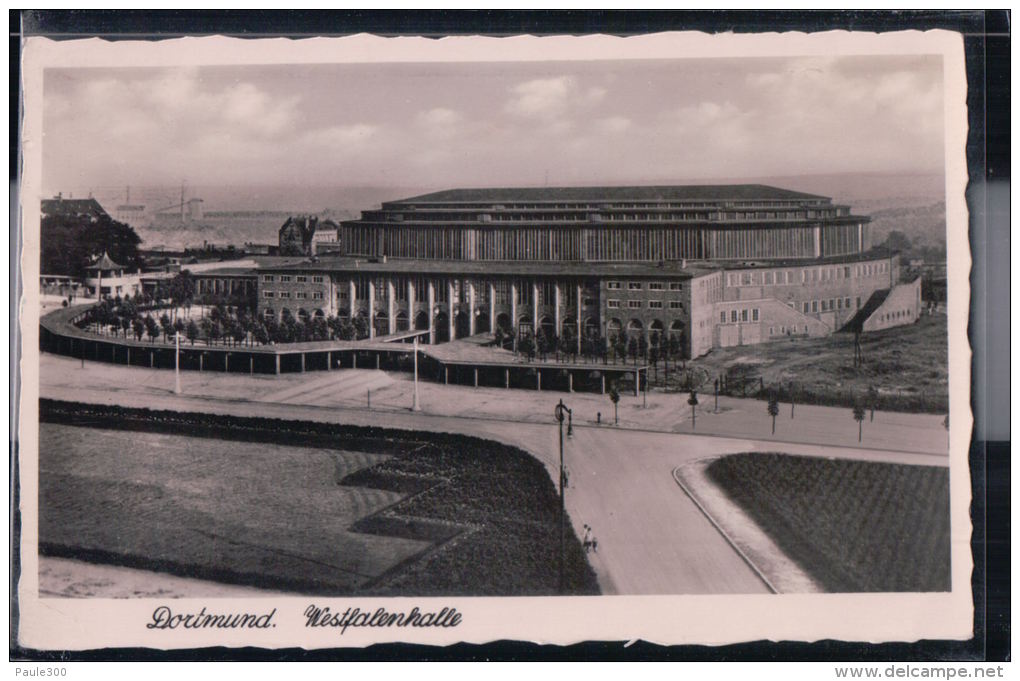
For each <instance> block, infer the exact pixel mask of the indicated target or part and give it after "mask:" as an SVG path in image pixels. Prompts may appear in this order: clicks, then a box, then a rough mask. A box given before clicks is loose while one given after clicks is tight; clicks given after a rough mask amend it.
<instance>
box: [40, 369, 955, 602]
mask: <svg viewBox="0 0 1020 681" xmlns="http://www.w3.org/2000/svg"><path fill="white" fill-rule="evenodd" d="M52 359H53V358H51V357H48V356H47V357H46V358H45V359H44V366H43V372H42V376H41V395H42V396H43V397H49V398H54V399H65V400H77V401H84V402H99V403H107V404H120V405H124V406H134V407H137V406H148V407H151V408H157V409H176V410H182V411H201V412H209V413H219V414H234V415H239V416H248V415H252V416H254V415H258V416H266V417H277V418H288V419H307V420H317V421H328V422H338V421H339V422H343V423H349V424H354V425H385V426H387V427H393V428H404V429H422V430H431V431H438V432H461V433H465V434H470V435H478V436H481V437H490V438H493V439H498V440H501V441H504V442H508V443H510V444H514V445H517V446H520V447H522V448H524V449H526V450H528V451H530V452H531V453H532V454H534V455H535V456H536V457H537V458H538V459H539V460H541V461H542V462H543V463H544V464H546V466H547V468H548V469H549V470H550V474H551V476H552V478H553V479H554V480H555V479H556V474H555V470H556V468H557V466H558V449H557V440H558V435H557V429H556V427H555V425H554V424H553V423H552V419H551V414H552V408H553V406H554V405H555V403H556V401H557V400H558V399H559V398H560V397H561V396H563V395H562V394H560V393H542V394H531V393H524V392H522V391H512V392H511V393H509V394H508V393H505V392H503V393H500V394H502V395H503V396H504V400H507V399H510V398H512V399H514V400H517V401H522V400H527V402H528V405H529V408H530V412H531V413H546V412H547V413H548V414H549V418H548V421H546V422H545V423H529V422H523V423H522V422H511V421H507V420H497V419H493V418H485V417H483V416H480V415H477V403H475V402H474V401H473V399H472V398H473V396H474V394H475V393H474V392H473V390H474V389H472V388H464V387H443V388H444V390H446V391H456V394H458V395H459V396H460V401H461V403H463V404H466V405H467V407H468V410H469V411H470V412H471V413H472V414H473V415H472V416H470V417H462V416H451V415H445V414H430V413H412V412H410V411H408V410H406V409H405V410H398V409H395V408H383V409H382V410H379V409H378V408H377V409H372V410H369V409H366V408H364V407H353V406H347V407H343V406H337V405H334V404H330V405H329V406H314V405H310V404H295V403H292V402H291V400H293V399H294V398H296V397H297V396H298V395H299V394H300V393H301V392H302V389H301V388H300V387H297V389H295V386H294V385H293V384H285V383H274V382H273V379H271V378H270V379H266V378H262V377H255V378H249V377H245V376H236V375H231V376H223V378H224V379H226V381H227V382H229V383H230V384H231V387H232V388H233V389H234V391H233V393H232V394H231V395H230V396H227V395H223V394H221V395H209V394H206V395H182V396H176V395H174V394H173V393H172V392H171V391H170V390H169V389H168V386H167V385H166V384H167V380H166V373H165V372H164V373H162V374H161V375H159V376H157V377H156V379H155V380H154V379H153V372H152V371H150V370H146V369H139V368H128V367H111V366H109V365H91V367H90V366H89V365H88V364H87V365H86V368H85V369H80V368H78V365H77V364H76V363H74V362H73V361H66V360H57V361H56V362H55V363H54V362H52V361H51V360H52ZM337 373H338V374H340V373H343V372H337ZM350 373H352V374H355V375H353V376H350V377H349V378H351V379H357V380H358V381H359V385H364V381H368V382H369V383H373V384H375V385H377V386H380V387H384V384H385V383H386V381H385V380H382V375H381V374H380V373H379V372H350ZM366 375H367V376H366ZM309 378H311V377H309ZM201 380H203V381H209V377H203V378H202V379H201ZM331 380H346V379H340V378H337V379H331ZM245 381H248V383H247V385H245V384H244V382H245ZM237 382H240V383H241V384H240V385H239V384H238V383H237ZM214 383H215V381H212V382H211V383H210V385H212V384H214ZM316 383H317V384H316V385H315V386H308V388H309V389H310V391H309V392H310V394H311V395H313V396H316V398H317V399H322V400H325V401H326V402H330V401H332V399H331V398H330V396H331V395H332V398H336V397H338V396H337V394H336V392H335V391H331V389H330V385H331V384H330V383H329V381H328V380H326V379H324V378H322V377H316ZM191 387H192V386H187V387H186V390H190V389H191ZM220 387H221V388H222V387H223V384H220ZM206 392H209V391H208V390H207V391H206ZM496 392H499V391H496ZM452 395H453V393H450V396H452ZM281 398H282V399H281ZM340 398H341V399H346V398H344V397H343V396H340ZM571 399H573V397H571ZM500 413H502V410H501V412H500ZM775 450H781V451H785V452H788V453H791V454H807V455H818V454H824V455H826V456H833V457H847V458H858V459H868V460H878V461H896V462H902V463H914V464H924V465H948V457H947V456H946V455H945V454H918V453H903V452H894V451H883V450H877V449H859V448H846V447H842V448H841V447H832V446H830V447H825V448H824V449H823V448H820V447H819V446H817V445H815V444H811V443H808V444H804V443H781V444H780V443H777V442H773V441H757V440H747V439H739V438H727V437H717V436H703V435H685V434H676V433H670V432H649V431H644V430H637V429H626V428H612V427H606V426H601V427H599V426H588V425H584V424H583V423H581V424H580V425H577V424H575V435H574V437H573V438H571V439H570V440H568V441H567V446H566V454H565V459H566V465H567V467H568V470H569V472H570V487H569V489H568V491H567V509H568V512H569V513H570V516H571V521H572V523H573V525H574V528H575V531H576V532H577V534H578V536H581V535H582V534H583V531H582V529H581V526H582V524H583V523H588V524H590V525H591V526H592V527H593V528H594V531H595V535H596V537H597V539H598V540H599V551H598V553H597V554H593V555H592V556H591V562H592V565H593V567H594V568H595V569H596V571H597V572H598V573H599V578H600V583H601V584H602V586H603V591H604V592H605V593H624V594H655V593H692V594H696V593H757V592H765V591H766V589H765V586H764V584H762V583H761V581H760V580H759V579H758V578H757V576H756V575H755V574H754V573H753V571H752V570H751V569H750V568H749V567H748V566H747V565H746V564H745V563H744V562H743V561H742V559H741V558H740V557H739V555H738V554H737V553H736V552H735V551H734V550H733V549H732V548H731V547H730V546H729V545H728V544H727V543H726V542H725V541H724V540H723V539H722V537H721V536H720V535H719V534H718V533H717V532H716V531H715V529H714V528H713V527H712V526H711V524H710V523H709V522H708V521H707V520H706V519H705V518H704V517H703V516H702V515H701V513H700V511H699V510H698V509H697V507H696V506H695V505H694V504H693V503H692V502H691V501H690V500H689V499H688V498H687V497H686V495H684V494H683V493H682V492H681V491H680V490H679V489H678V487H677V485H676V483H675V482H674V480H673V478H672V475H671V472H672V470H673V468H674V467H676V466H677V465H678V464H680V463H683V462H684V461H689V460H693V459H699V458H704V457H709V456H714V455H718V454H723V453H732V452H743V451H775Z"/></svg>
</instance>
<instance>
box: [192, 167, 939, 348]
mask: <svg viewBox="0 0 1020 681" xmlns="http://www.w3.org/2000/svg"><path fill="white" fill-rule="evenodd" d="M339 231H340V234H339V242H340V249H341V250H342V251H343V254H344V255H343V257H337V258H322V259H314V258H312V259H310V260H309V261H307V262H301V263H297V264H289V265H283V266H276V267H262V268H260V269H258V270H257V272H256V274H257V277H258V282H257V287H258V310H259V314H261V315H262V316H263V317H265V318H276V319H279V318H280V317H281V316H282V315H286V314H290V315H293V316H294V317H296V318H308V317H314V316H333V315H336V316H339V317H347V318H353V317H357V316H362V317H365V318H367V319H366V321H368V328H369V329H370V330H371V331H370V333H371V335H372V336H383V335H388V334H392V333H397V332H401V331H406V330H410V329H416V330H422V331H425V330H427V331H429V338H430V340H431V341H432V342H443V341H446V340H449V339H453V338H461V337H465V336H470V335H475V334H479V333H485V332H490V331H492V330H494V329H495V328H496V327H501V328H502V329H503V330H504V331H507V332H516V333H536V334H537V333H545V334H548V335H551V336H555V337H557V338H569V339H576V341H577V343H578V346H580V343H581V338H582V336H598V337H601V338H605V339H608V338H612V337H613V336H615V335H617V334H620V333H626V334H628V335H640V336H643V337H644V338H645V339H646V341H648V342H649V343H650V344H653V345H654V344H656V343H658V342H662V341H663V340H664V339H666V338H668V337H669V336H671V335H672V336H675V337H677V338H679V340H680V341H681V345H682V347H683V348H684V351H685V353H686V354H687V356H689V357H697V356H699V355H702V354H704V353H705V352H708V351H709V350H710V349H712V348H713V347H726V346H733V345H741V344H753V343H761V342H767V341H770V340H775V339H779V338H786V337H791V336H820V335H825V334H829V333H833V332H835V331H839V330H843V329H847V328H851V329H856V330H861V331H870V330H874V329H878V328H886V327H889V326H895V325H898V324H905V323H911V322H913V321H915V320H916V319H917V316H918V314H919V312H920V281H919V280H917V281H914V282H911V283H901V281H900V266H899V256H898V255H897V254H895V253H890V252H888V251H885V250H883V249H880V248H876V247H874V246H873V245H872V239H871V230H870V225H869V218H867V217H864V216H858V215H852V214H851V212H850V209H849V208H848V207H847V206H841V205H836V204H833V203H832V200H831V199H829V198H827V197H823V196H817V195H813V194H805V193H800V192H794V191H788V190H785V189H778V188H774V187H767V186H761V185H715V186H710V185H700V186H699V185H693V186H671V187H654V186H642V187H557V188H553V187H546V188H517V189H452V190H448V191H441V192H436V193H432V194H425V195H422V196H416V197H413V198H408V199H403V200H400V201H392V202H388V203H384V204H382V206H381V208H380V209H378V210H369V211H364V212H363V213H362V216H361V219H359V220H353V221H348V222H344V223H342V224H341V226H340V230H339ZM206 276H212V275H211V274H210V275H206Z"/></svg>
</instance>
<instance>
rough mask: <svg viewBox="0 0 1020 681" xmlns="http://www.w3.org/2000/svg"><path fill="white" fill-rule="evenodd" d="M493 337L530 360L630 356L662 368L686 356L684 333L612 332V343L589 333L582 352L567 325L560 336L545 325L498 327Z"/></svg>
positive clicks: (620, 358)
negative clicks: (533, 328) (528, 328)
mask: <svg viewBox="0 0 1020 681" xmlns="http://www.w3.org/2000/svg"><path fill="white" fill-rule="evenodd" d="M493 339H494V342H495V345H496V346H497V347H501V348H509V349H513V350H514V351H515V352H519V353H520V354H521V355H523V356H524V357H526V358H527V359H529V360H534V359H535V358H536V357H541V358H542V360H543V361H545V360H546V359H547V358H548V357H549V356H550V355H553V356H554V357H555V359H556V361H572V362H573V361H577V359H578V358H581V359H583V360H586V361H591V362H599V361H601V362H603V363H609V362H613V363H616V362H623V363H626V362H627V360H628V359H630V360H631V362H633V363H634V364H637V363H638V360H642V361H643V362H644V363H649V364H652V365H654V366H655V367H656V369H658V363H659V362H665V363H666V364H667V366H668V363H669V362H670V361H682V360H685V359H686V356H685V353H684V341H683V336H682V334H681V333H675V334H669V335H666V336H664V335H663V334H661V333H660V332H659V331H652V332H651V333H650V334H649V336H648V337H647V338H646V337H645V335H644V334H643V333H638V334H634V335H628V334H627V333H626V332H625V331H622V330H621V331H617V332H615V333H614V334H612V335H611V336H610V337H609V342H608V343H607V342H606V339H605V337H604V336H602V335H601V334H599V333H594V332H593V333H585V334H583V335H582V336H581V343H580V351H578V342H577V336H576V335H575V332H574V331H573V330H572V329H571V327H565V328H564V329H563V334H562V335H561V336H559V337H557V336H556V334H555V333H552V332H550V331H547V330H546V329H544V328H541V327H539V329H538V330H537V331H536V332H534V333H533V332H531V331H521V330H519V329H510V330H509V331H507V330H504V329H503V328H502V327H499V326H497V327H496V330H495V331H494V332H493Z"/></svg>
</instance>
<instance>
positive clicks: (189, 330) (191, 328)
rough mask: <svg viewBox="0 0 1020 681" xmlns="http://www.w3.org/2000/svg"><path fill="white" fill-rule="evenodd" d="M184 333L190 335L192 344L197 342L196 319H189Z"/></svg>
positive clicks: (189, 338)
mask: <svg viewBox="0 0 1020 681" xmlns="http://www.w3.org/2000/svg"><path fill="white" fill-rule="evenodd" d="M184 335H186V336H187V337H188V340H189V341H191V344H192V345H194V344H195V340H197V339H198V324H196V323H195V320H194V319H189V320H188V325H187V326H186V327H185V329H184Z"/></svg>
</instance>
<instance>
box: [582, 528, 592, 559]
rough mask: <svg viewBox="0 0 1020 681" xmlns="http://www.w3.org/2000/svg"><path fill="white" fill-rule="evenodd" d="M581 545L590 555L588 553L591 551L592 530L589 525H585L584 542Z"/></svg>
mask: <svg viewBox="0 0 1020 681" xmlns="http://www.w3.org/2000/svg"><path fill="white" fill-rule="evenodd" d="M581 544H582V546H584V552H585V553H588V551H589V550H590V549H591V528H590V527H588V524H587V523H585V525H584V539H583V540H582V542H581Z"/></svg>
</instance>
